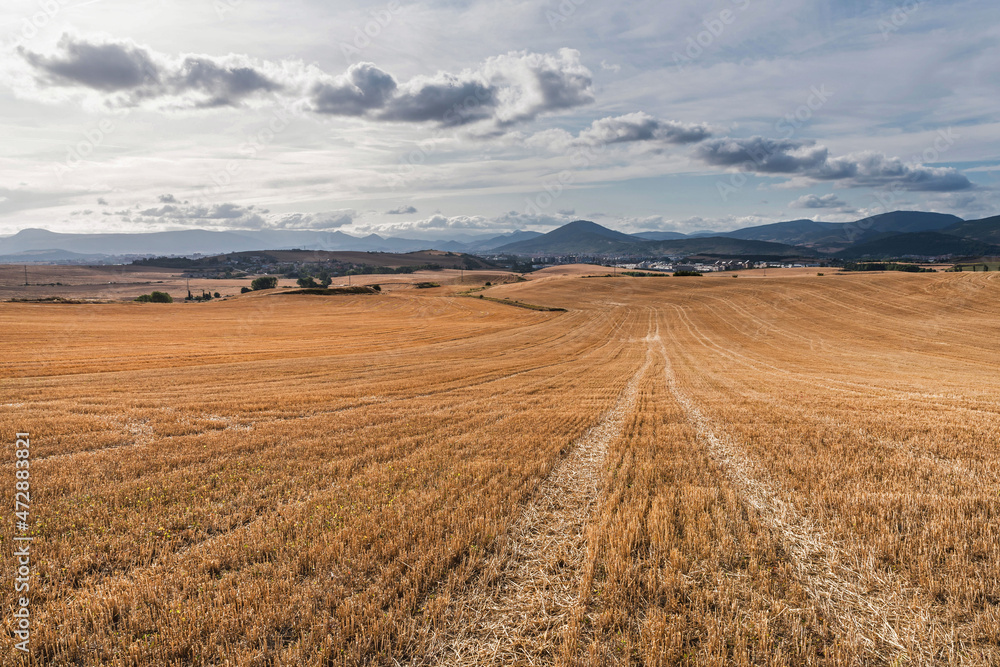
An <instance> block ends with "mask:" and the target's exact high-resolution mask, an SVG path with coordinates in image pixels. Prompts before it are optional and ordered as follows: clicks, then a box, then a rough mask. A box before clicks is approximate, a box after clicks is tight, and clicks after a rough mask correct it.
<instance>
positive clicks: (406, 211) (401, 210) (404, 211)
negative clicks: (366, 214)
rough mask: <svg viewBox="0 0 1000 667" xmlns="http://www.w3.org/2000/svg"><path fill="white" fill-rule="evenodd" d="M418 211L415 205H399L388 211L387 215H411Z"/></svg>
mask: <svg viewBox="0 0 1000 667" xmlns="http://www.w3.org/2000/svg"><path fill="white" fill-rule="evenodd" d="M416 212H417V209H416V208H414V207H413V206H398V207H396V208H394V209H392V210H391V211H386V215H410V214H412V213H416Z"/></svg>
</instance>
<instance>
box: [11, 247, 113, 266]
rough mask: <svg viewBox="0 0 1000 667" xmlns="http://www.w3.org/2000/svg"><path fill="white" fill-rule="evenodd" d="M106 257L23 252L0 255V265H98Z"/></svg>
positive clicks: (44, 251)
mask: <svg viewBox="0 0 1000 667" xmlns="http://www.w3.org/2000/svg"><path fill="white" fill-rule="evenodd" d="M107 257H108V255H104V254H100V253H91V254H86V255H85V254H83V253H79V252H69V251H68V250H25V251H24V252H18V253H14V254H12V255H0V264H60V263H67V262H70V263H74V264H78V263H81V262H94V263H100V262H101V261H104V260H105V259H107Z"/></svg>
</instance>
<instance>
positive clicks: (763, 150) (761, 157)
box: [695, 137, 829, 174]
mask: <svg viewBox="0 0 1000 667" xmlns="http://www.w3.org/2000/svg"><path fill="white" fill-rule="evenodd" d="M695 155H696V156H697V157H698V158H700V159H701V160H703V161H704V162H706V163H708V164H710V165H713V166H716V167H742V168H744V169H745V170H747V171H755V172H758V173H764V174H796V173H802V172H804V171H806V170H809V169H817V168H819V167H822V166H823V164H824V163H825V162H826V160H827V159H828V158H829V151H828V150H827V149H826V148H825V147H824V146H817V145H815V143H814V142H809V141H795V140H792V139H768V138H767V137H749V138H747V139H732V138H729V137H724V138H721V139H711V140H709V141H706V142H704V143H703V144H701V145H700V146H698V149H697V150H696V151H695Z"/></svg>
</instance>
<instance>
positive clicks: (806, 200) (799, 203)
mask: <svg viewBox="0 0 1000 667" xmlns="http://www.w3.org/2000/svg"><path fill="white" fill-rule="evenodd" d="M847 205H848V204H847V202H845V201H844V200H843V199H841V198H840V197H838V196H837V195H834V194H829V195H802V196H801V197H799V198H798V199H796V200H795V201H793V202H791V203H790V204H789V206H790V207H791V208H843V207H846V206H847Z"/></svg>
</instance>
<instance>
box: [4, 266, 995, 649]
mask: <svg viewBox="0 0 1000 667" xmlns="http://www.w3.org/2000/svg"><path fill="white" fill-rule="evenodd" d="M427 292H430V293H427ZM454 294H455V290H453V289H448V290H428V291H423V290H398V291H395V292H390V293H387V294H383V295H381V296H378V297H369V296H365V297H362V296H342V297H338V298H337V299H315V298H310V297H307V296H301V297H300V296H287V297H285V298H283V299H266V298H245V299H236V300H233V301H228V302H219V303H210V304H204V305H203V306H201V307H198V308H193V307H189V306H184V305H181V304H174V305H162V306H159V307H156V308H151V307H143V306H141V305H138V304H135V305H133V304H105V305H96V304H95V305H59V306H52V305H33V304H10V303H8V304H0V324H2V329H0V339H2V344H3V346H4V349H5V350H6V351H8V352H7V353H6V354H5V355H4V357H3V359H2V360H0V375H2V376H3V383H4V384H3V386H4V388H5V390H4V396H3V403H4V404H5V405H4V410H3V412H2V413H0V423H2V427H3V431H4V432H5V433H8V434H11V433H13V432H14V431H23V430H26V429H27V430H30V431H31V432H32V436H33V441H32V443H33V451H34V457H35V459H34V461H33V468H32V482H33V489H34V490H35V491H36V495H34V497H33V499H32V500H33V504H32V512H33V519H34V528H35V531H36V533H37V541H36V542H35V549H36V553H37V557H38V558H39V559H40V560H39V561H38V567H37V570H36V571H35V573H34V576H35V584H36V585H35V586H34V587H33V590H32V609H33V611H34V613H35V621H36V623H37V626H36V632H35V634H34V635H33V646H34V654H33V658H32V659H31V660H30V661H28V662H30V663H32V664H38V665H42V664H44V665H50V664H55V665H70V664H76V665H191V664H194V665H223V664H231V665H361V664H379V665H396V664H411V665H430V664H558V665H612V664H643V665H671V664H699V665H730V664H736V665H749V664H767V665H786V664H803V665H805V664H825V665H854V664H858V665H867V664H955V665H989V664H998V663H1000V631H998V627H1000V613H998V605H1000V576H998V574H1000V568H998V566H997V563H998V562H1000V539H998V537H1000V528H998V522H997V516H998V511H1000V472H998V469H997V466H996V460H997V446H998V445H997V440H996V435H995V434H996V433H997V432H998V431H1000V401H998V396H1000V379H998V377H1000V376H998V373H997V371H998V366H1000V356H998V353H997V350H996V340H998V336H1000V298H998V297H1000V276H994V275H993V274H978V275H973V274H947V275H945V274H937V275H933V274H928V275H914V276H910V275H902V274H899V275H889V274H886V275H878V276H838V277H836V278H832V279H830V278H829V277H824V278H815V277H812V278H810V277H801V278H790V279H781V278H778V279H775V278H772V277H771V276H770V272H769V276H768V278H767V279H766V280H763V279H762V280H753V281H742V280H728V281H725V280H717V281H716V280H712V281H680V280H677V281H674V280H670V279H665V280H662V281H625V280H620V279H619V280H613V279H608V280H604V279H587V280H583V279H580V278H578V277H571V276H563V277H560V276H553V277H550V278H545V279H541V280H537V281H531V282H528V283H519V284H509V285H503V286H500V287H495V288H492V289H491V290H490V291H489V294H490V295H493V296H495V297H496V298H506V299H514V300H521V301H526V302H529V303H538V304H543V305H545V306H549V307H563V308H567V309H568V310H569V312H566V313H543V312H532V311H529V310H524V309H515V308H509V307H507V306H504V305H501V304H498V303H493V302H491V301H489V300H486V299H482V300H480V299H469V298H459V297H457V296H455V295H454ZM5 437H6V436H5ZM0 467H2V470H0V492H2V493H4V494H6V497H10V496H12V493H13V489H12V486H13V480H12V475H11V474H9V473H10V471H11V468H12V466H11V465H10V463H8V462H3V463H2V466H0ZM10 524H11V522H9V521H5V522H3V523H2V524H0V526H2V528H0V535H2V537H3V538H4V540H5V542H6V543H8V544H9V541H8V540H9V538H10V534H11V533H10V531H11V528H12V526H11V525H10ZM5 553H6V552H5ZM2 566H3V568H6V569H7V571H10V560H9V558H7V557H6V556H5V560H4V561H2ZM11 596H12V591H11V589H10V588H7V589H6V590H5V591H4V593H3V607H4V608H5V609H9V608H11V605H12V602H13V599H12V597H11ZM4 623H5V624H8V627H9V618H8V617H5V618H4ZM5 655H8V656H9V655H10V654H9V653H8V654H5ZM5 659H6V658H5Z"/></svg>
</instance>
